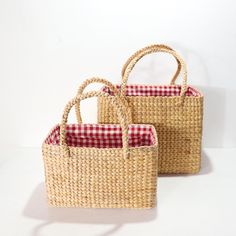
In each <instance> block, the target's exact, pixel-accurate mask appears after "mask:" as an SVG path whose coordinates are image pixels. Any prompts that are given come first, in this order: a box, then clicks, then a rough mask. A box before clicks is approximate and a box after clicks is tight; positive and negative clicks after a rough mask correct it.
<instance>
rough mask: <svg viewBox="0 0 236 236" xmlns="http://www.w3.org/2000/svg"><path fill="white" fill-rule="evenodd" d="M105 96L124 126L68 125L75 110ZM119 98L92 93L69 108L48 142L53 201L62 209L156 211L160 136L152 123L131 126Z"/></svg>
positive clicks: (46, 155) (45, 149)
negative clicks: (72, 110) (83, 104)
mask: <svg viewBox="0 0 236 236" xmlns="http://www.w3.org/2000/svg"><path fill="white" fill-rule="evenodd" d="M94 96H97V97H100V98H101V97H106V98H107V99H108V101H110V102H111V106H112V107H113V106H114V107H115V110H116V112H117V114H118V120H119V121H120V125H116V124H106V125H103V124H69V125H68V124H67V119H68V114H69V111H70V110H71V108H72V107H73V106H74V105H75V104H76V103H80V101H81V100H83V99H86V98H90V97H94ZM122 106H123V104H122V102H121V101H120V99H119V98H117V97H115V96H109V95H108V94H105V93H103V92H88V93H84V94H83V95H79V96H77V97H76V98H74V99H72V100H71V101H70V102H69V103H68V104H67V106H66V107H65V110H64V114H63V118H62V122H61V125H57V126H56V127H54V128H53V129H52V131H51V132H50V133H49V135H48V137H47V138H46V140H45V141H44V143H43V159H44V166H45V176H46V187H47V196H48V202H49V205H51V206H57V207H90V208H151V207H154V206H155V203H156V183H157V173H156V168H157V136H156V131H155V128H154V127H153V126H152V125H143V124H130V125H128V122H127V119H126V116H125V114H124V109H123V108H122Z"/></svg>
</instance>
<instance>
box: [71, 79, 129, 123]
mask: <svg viewBox="0 0 236 236" xmlns="http://www.w3.org/2000/svg"><path fill="white" fill-rule="evenodd" d="M92 83H101V84H104V85H106V86H107V87H108V88H109V89H110V90H111V91H112V92H113V93H114V95H115V96H118V95H119V90H118V89H117V88H116V87H115V86H114V85H113V84H112V83H111V82H109V81H108V80H106V79H103V78H99V77H93V78H91V79H87V80H85V81H84V82H83V83H82V84H81V86H80V87H79V89H78V92H77V96H79V95H81V94H83V92H84V89H85V88H86V87H87V86H88V85H90V84H92ZM120 99H121V103H122V107H123V112H124V114H127V119H128V123H129V124H132V123H133V122H132V115H131V109H130V107H129V104H128V102H127V100H126V99H125V97H121V96H120ZM75 112H76V117H77V121H78V123H82V117H81V113H80V103H77V104H76V110H75Z"/></svg>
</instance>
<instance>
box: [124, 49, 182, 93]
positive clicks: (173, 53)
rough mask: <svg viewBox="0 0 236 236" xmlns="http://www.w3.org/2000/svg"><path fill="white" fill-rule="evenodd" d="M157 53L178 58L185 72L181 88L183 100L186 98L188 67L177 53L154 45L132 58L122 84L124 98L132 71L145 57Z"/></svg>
mask: <svg viewBox="0 0 236 236" xmlns="http://www.w3.org/2000/svg"><path fill="white" fill-rule="evenodd" d="M156 52H164V53H168V54H171V55H173V56H174V57H175V58H176V60H178V61H179V62H180V65H181V69H182V71H183V82H182V86H181V92H180V96H181V97H182V98H183V97H184V95H185V92H186V90H187V66H186V64H185V62H184V60H183V59H182V58H181V57H180V56H179V55H178V54H177V53H176V52H175V51H173V50H170V49H167V48H164V47H159V46H158V45H153V46H151V47H150V48H149V47H147V49H146V50H144V51H142V50H141V52H140V53H139V54H137V55H136V56H134V57H133V58H132V60H131V61H130V63H129V64H128V65H127V67H126V70H125V71H124V76H123V78H122V84H121V95H122V96H125V91H126V85H127V81H128V77H129V75H130V73H131V71H132V69H133V68H134V66H135V65H136V63H137V62H138V61H139V60H140V59H141V58H142V57H144V56H145V55H147V54H151V53H156ZM174 82H175V80H174V81H173V79H172V84H174Z"/></svg>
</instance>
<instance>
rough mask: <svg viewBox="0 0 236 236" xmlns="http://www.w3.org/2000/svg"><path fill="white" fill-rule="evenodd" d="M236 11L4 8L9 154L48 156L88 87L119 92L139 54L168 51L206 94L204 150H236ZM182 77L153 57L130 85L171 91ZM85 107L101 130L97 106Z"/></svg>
mask: <svg viewBox="0 0 236 236" xmlns="http://www.w3.org/2000/svg"><path fill="white" fill-rule="evenodd" d="M235 12H236V4H235V3H234V1H233V0H225V1H220V0H214V1H213V0H212V1H211V0H198V1H187V0H179V1H174V0H173V1H171V0H166V1H156V0H155V1H151V0H146V1H127V0H126V1H125V0H119V1H105V0H100V1H75V0H74V1H61V0H57V1H55V0H41V1H34V0H1V1H0V82H1V84H0V105H1V118H0V119H1V122H0V130H1V134H0V143H1V145H3V146H36V147H40V146H41V143H42V141H43V139H44V138H45V136H46V134H47V133H48V131H49V130H50V129H51V127H52V126H54V124H56V123H58V122H60V118H61V115H62V111H63V108H64V106H65V104H66V102H67V101H68V100H69V99H71V98H72V97H73V96H74V95H75V93H76V90H77V88H78V86H79V84H80V83H81V81H83V80H84V79H86V78H89V77H91V76H94V75H99V76H103V77H105V78H107V79H109V80H111V81H112V82H114V83H120V81H121V76H120V71H121V67H122V65H123V64H124V62H125V60H126V59H127V58H128V57H129V56H130V55H131V54H132V53H133V52H135V51H136V50H138V49H140V48H141V47H144V46H146V45H148V44H153V43H166V44H168V45H170V46H172V47H173V48H174V49H176V50H177V51H178V52H179V53H180V54H181V55H182V57H183V58H184V59H185V61H186V62H187V65H188V71H189V73H188V75H189V77H188V80H189V84H191V85H195V86H197V87H198V88H199V89H200V90H202V91H203V93H204V95H205V114H204V115H205V118H204V139H203V145H204V147H235V146H236V122H235V120H236V109H235V102H236V78H235V58H236V43H235V42H236V27H235V23H236V14H235ZM175 68H176V67H175V61H174V60H173V59H172V58H171V57H170V56H166V55H157V54H156V55H152V56H148V57H146V58H145V59H143V60H142V61H140V63H139V64H138V65H137V67H135V70H134V73H133V74H132V76H131V78H130V80H129V83H132V82H133V83H155V84H157V83H160V84H164V83H168V82H169V81H170V78H171V76H172V75H173V73H174V70H175ZM143 69H144V70H143ZM134 75H135V76H134ZM178 82H179V83H181V78H179V80H178ZM85 104H86V105H85ZM91 104H93V105H91ZM83 107H84V108H85V107H86V108H87V112H83V117H86V118H85V120H86V121H96V119H95V116H96V112H95V111H93V110H94V108H95V101H94V102H93V101H86V102H83ZM90 108H91V110H89V109H90ZM84 110H85V109H84ZM85 113H86V114H85ZM73 115H74V113H73Z"/></svg>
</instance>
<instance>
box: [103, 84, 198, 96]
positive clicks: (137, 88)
mask: <svg viewBox="0 0 236 236" xmlns="http://www.w3.org/2000/svg"><path fill="white" fill-rule="evenodd" d="M116 88H117V89H120V85H116ZM102 91H104V92H106V93H109V94H110V95H113V93H112V92H111V91H110V89H109V88H108V87H103V89H102ZM180 91H181V85H126V96H162V97H166V96H179V95H180ZM186 96H194V97H197V96H201V94H200V93H199V92H198V91H197V90H196V89H194V88H193V87H190V86H188V87H187V91H186Z"/></svg>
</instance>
